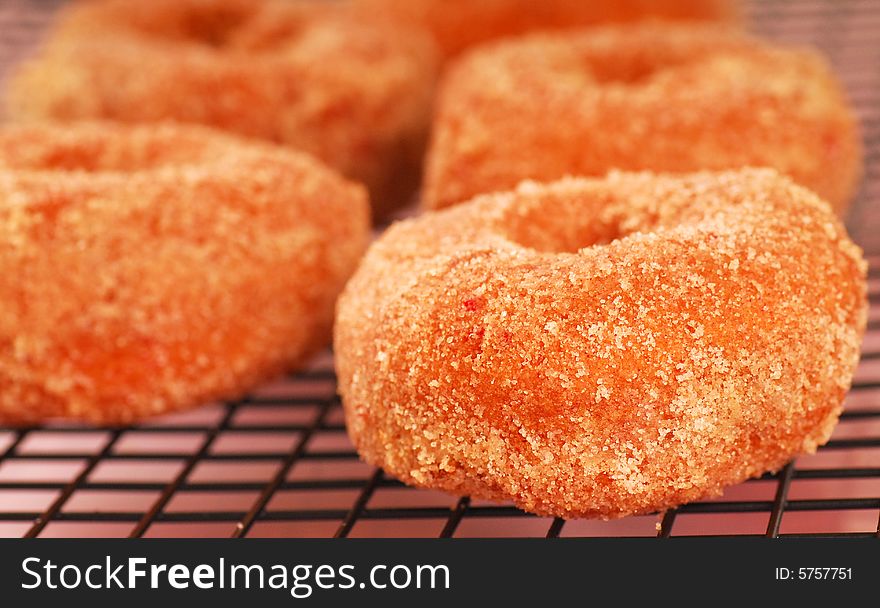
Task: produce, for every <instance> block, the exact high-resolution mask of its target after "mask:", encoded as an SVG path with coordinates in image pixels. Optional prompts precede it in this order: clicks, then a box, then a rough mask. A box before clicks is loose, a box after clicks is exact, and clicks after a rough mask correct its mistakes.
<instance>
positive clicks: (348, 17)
mask: <svg viewBox="0 0 880 608" xmlns="http://www.w3.org/2000/svg"><path fill="white" fill-rule="evenodd" d="M435 71H436V70H435V51H434V48H433V45H432V43H431V41H430V40H429V39H428V38H427V36H425V35H424V34H421V33H416V32H413V31H407V30H400V29H399V28H393V29H392V28H391V27H388V26H384V25H381V24H378V23H370V22H369V19H367V18H365V17H364V16H362V15H357V14H355V13H354V11H352V10H350V8H347V7H345V6H342V5H335V4H333V3H325V2H307V1H299V2H292V1H291V2H288V1H285V0H150V1H149V2H131V1H130V0H93V1H91V2H80V3H77V4H74V5H73V6H71V7H70V8H67V9H64V10H62V14H61V16H60V18H59V21H58V25H57V26H56V27H55V29H54V31H53V32H52V34H51V35H50V37H49V40H48V42H47V45H46V47H45V48H44V49H43V50H42V52H40V53H39V54H38V55H37V57H36V58H35V59H34V60H32V61H31V62H29V63H27V64H25V66H24V67H23V69H22V70H21V71H20V72H19V74H18V75H17V76H16V77H15V78H13V81H12V82H11V84H10V102H9V104H8V105H9V114H10V116H11V117H12V118H14V119H45V118H50V119H55V120H65V121H66V120H73V119H107V120H117V121H123V122H134V123H142V122H154V121H157V120H176V121H180V122H194V123H199V124H203V125H208V126H212V127H215V128H220V129H224V130H228V131H232V132H235V133H238V134H241V135H246V136H250V137H255V138H262V139H266V140H269V141H272V142H275V143H282V144H287V145H290V146H292V147H295V148H298V149H301V150H304V151H306V152H308V153H310V154H312V155H314V156H316V157H318V158H319V159H321V160H323V161H324V162H325V163H327V164H328V165H330V166H331V167H333V168H335V169H337V170H339V171H341V172H342V173H343V174H345V175H346V176H348V177H350V178H352V179H356V180H358V181H361V182H363V183H365V184H367V186H368V187H369V189H370V192H371V197H372V200H373V205H374V206H375V210H376V214H377V215H382V214H384V213H385V212H386V211H388V210H390V209H392V208H394V207H395V206H398V205H399V204H401V203H403V202H405V201H408V200H409V198H410V197H411V196H412V195H413V193H414V191H415V189H416V185H417V180H418V177H419V172H420V167H421V156H422V153H423V151H424V144H425V139H426V132H427V127H428V122H429V111H430V103H431V99H432V96H433V83H434V79H435Z"/></svg>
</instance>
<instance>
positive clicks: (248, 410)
mask: <svg viewBox="0 0 880 608" xmlns="http://www.w3.org/2000/svg"><path fill="white" fill-rule="evenodd" d="M475 1H478V0H475ZM59 4H60V2H59V1H58V0H3V1H2V2H0V80H2V77H3V75H4V73H6V72H7V71H8V69H9V67H10V66H12V65H14V64H15V63H16V62H17V61H19V60H20V59H21V58H22V57H24V56H26V55H27V53H28V52H30V50H31V49H32V48H33V46H34V44H35V43H36V41H37V40H38V39H39V35H40V33H41V32H42V31H43V30H44V28H45V26H46V24H47V23H48V22H49V20H50V18H51V14H52V11H53V10H54V8H55V7H57V6H58V5H59ZM747 13H748V15H749V17H750V19H751V21H752V23H753V28H754V29H755V30H756V31H758V32H760V33H762V34H764V35H767V36H769V37H771V38H774V39H778V40H784V41H788V42H802V43H811V44H816V45H818V46H820V47H821V48H822V49H823V50H824V51H825V52H826V53H827V54H828V55H829V57H830V58H831V60H832V62H833V63H834V65H835V67H836V68H837V70H838V73H839V74H840V75H841V78H842V79H843V80H844V81H845V83H846V84H847V86H848V88H849V90H850V94H851V97H852V99H853V102H854V103H855V104H856V106H857V107H858V109H859V111H860V114H861V117H862V121H863V125H864V136H865V146H866V152H867V169H866V180H865V185H864V187H863V190H862V193H861V195H860V197H859V200H858V202H857V203H856V204H855V205H854V208H853V212H852V215H851V218H850V226H851V230H852V232H853V234H854V235H855V238H856V239H857V240H858V241H859V242H860V243H861V244H862V245H863V246H864V247H865V249H866V251H867V252H868V253H869V254H870V255H871V256H873V258H872V261H873V262H874V266H877V265H878V264H880V232H878V231H877V230H876V228H877V227H878V224H880V222H878V218H880V204H878V203H880V42H878V40H880V2H878V1H877V0H824V1H823V0H800V1H793V0H792V1H783V0H775V1H772V0H765V1H763V2H753V3H752V4H750V5H748V6H747ZM870 293H871V315H870V326H869V333H868V336H867V338H866V341H865V347H864V356H863V361H862V364H861V366H860V367H859V370H858V372H857V375H856V380H855V384H854V387H853V390H852V392H851V394H850V395H849V397H848V399H847V410H846V413H845V414H844V416H843V418H842V420H841V423H840V425H839V427H838V429H837V431H836V432H835V434H834V437H833V438H832V441H831V442H830V443H829V444H828V445H827V446H825V447H824V448H822V449H821V450H820V451H819V452H818V453H817V454H815V455H812V456H805V457H802V458H799V459H797V461H796V462H794V463H792V464H790V465H788V466H787V467H785V468H784V469H783V470H782V471H780V472H779V473H777V474H774V475H765V476H763V477H761V478H760V479H756V480H752V481H749V482H747V483H744V484H741V485H739V486H736V487H733V488H730V489H729V490H728V491H727V492H726V493H725V495H724V496H723V497H721V498H719V499H716V500H710V501H705V502H698V503H694V504H689V505H686V506H683V507H681V508H679V509H677V510H674V511H670V512H667V513H665V514H662V515H657V516H648V517H631V518H627V519H623V520H619V521H614V522H596V521H563V520H559V519H555V520H554V519H548V518H541V517H535V516H532V515H527V514H525V513H523V512H521V511H519V510H517V509H515V508H513V507H512V506H508V505H496V504H490V503H486V502H483V501H477V500H469V499H468V498H462V499H456V498H453V497H450V496H448V495H445V494H441V493H437V492H430V491H423V490H413V489H409V488H406V487H405V486H403V485H402V484H400V483H398V482H396V481H394V480H392V479H388V478H387V477H385V476H384V475H383V473H382V472H381V471H379V470H375V469H373V468H370V467H368V466H367V465H365V464H363V463H361V462H360V461H359V460H358V458H357V455H356V454H355V452H354V450H353V449H352V447H351V444H350V443H349V441H348V439H347V437H346V434H345V427H344V421H343V416H342V410H341V407H340V404H339V401H338V399H337V397H336V379H335V376H334V373H333V361H332V357H331V355H330V354H329V353H327V354H325V355H323V356H321V357H319V358H318V359H317V360H316V361H315V362H314V363H313V365H312V366H311V368H310V369H308V370H307V371H305V372H304V373H301V374H297V375H295V376H291V377H289V378H284V379H280V380H278V381H276V382H274V383H271V384H269V385H267V386H264V387H262V388H261V389H259V390H257V391H255V392H254V393H253V394H251V395H249V396H248V397H246V398H245V399H242V400H241V401H237V402H233V403H227V404H214V405H207V406H205V407H203V408H200V409H198V410H195V411H192V412H188V413H185V414H180V415H175V416H172V417H167V418H162V419H157V420H152V421H150V422H148V423H146V424H143V425H140V426H136V427H131V428H112V429H93V428H83V427H77V426H66V425H58V424H54V425H50V426H46V427H41V428H31V429H20V430H16V429H0V536H12V537H21V536H26V537H35V536H41V537H59V536H76V537H89V536H133V537H140V536H147V537H173V536H188V537H197V536H208V537H211V536H221V537H222V536H230V535H231V536H240V537H243V536H249V537H266V536H273V537H278V536H287V537H324V536H374V537H375V536H422V537H423V536H438V537H449V536H484V537H485V536H550V537H554V536H660V537H666V536H678V535H704V536H715V535H754V536H761V535H766V536H774V537H775V536H817V535H818V536H877V537H880V523H878V518H880V273H876V272H872V273H871V277H870Z"/></svg>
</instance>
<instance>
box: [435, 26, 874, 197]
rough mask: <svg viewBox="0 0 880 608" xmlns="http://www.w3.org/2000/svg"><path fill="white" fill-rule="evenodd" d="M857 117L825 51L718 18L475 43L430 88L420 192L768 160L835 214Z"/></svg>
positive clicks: (850, 179) (855, 169)
mask: <svg viewBox="0 0 880 608" xmlns="http://www.w3.org/2000/svg"><path fill="white" fill-rule="evenodd" d="M859 142H860V139H859V134H858V125H857V122H856V119H855V116H854V113H853V111H852V110H851V108H850V106H849V104H848V103H847V101H846V99H845V96H844V94H843V92H842V89H841V87H840V85H839V84H838V82H837V81H836V79H835V77H834V76H833V74H832V73H831V70H830V69H829V67H828V65H827V64H826V62H825V60H824V59H823V58H821V57H820V56H819V55H818V54H816V53H815V52H813V51H810V50H805V49H793V48H780V47H774V46H771V45H769V44H767V43H764V42H760V41H758V40H756V39H754V38H751V37H748V36H746V35H743V34H739V33H736V32H734V31H731V30H726V29H723V28H715V27H711V26H695V25H691V26H674V25H663V24H656V23H654V24H644V25H640V26H630V27H607V28H598V29H594V30H585V31H581V32H576V33H567V34H555V35H535V36H531V37H528V38H524V39H521V40H518V41H510V42H507V43H499V44H498V45H495V46H492V47H488V48H485V49H483V50H478V51H475V52H474V53H472V54H470V55H468V56H467V57H466V58H464V59H462V61H461V62H460V63H458V64H456V65H455V66H454V67H453V68H451V69H450V71H449V73H448V74H447V75H446V78H445V81H444V83H443V85H442V86H441V93H440V99H439V101H438V110H437V116H436V118H435V125H434V133H433V142H432V145H431V149H430V153H429V158H428V166H427V176H426V184H425V190H424V202H425V204H426V205H427V206H428V207H429V208H439V207H446V206H449V205H453V204H456V203H460V202H462V201H465V200H468V199H469V198H471V197H473V196H475V195H477V194H480V193H484V192H495V191H500V190H506V189H508V188H512V187H514V186H515V185H516V184H517V183H519V181H521V180H523V179H535V180H538V181H549V180H553V179H559V178H561V177H564V176H566V175H584V176H602V175H605V173H606V172H607V171H609V170H610V169H620V170H632V171H641V170H650V171H661V172H689V171H699V170H724V169H737V168H740V167H745V166H769V167H773V168H775V169H777V170H779V171H781V172H783V173H785V174H787V175H789V176H791V177H792V178H794V179H795V181H797V182H798V183H800V184H802V185H804V186H807V187H808V188H810V189H812V190H814V191H815V192H816V193H817V194H819V196H820V197H822V198H823V199H825V200H827V201H829V202H830V203H831V204H832V206H833V207H834V208H835V209H837V210H838V211H839V212H840V213H843V212H844V211H845V209H846V207H847V205H848V204H849V202H850V200H851V198H852V197H853V195H854V192H855V189H856V186H857V184H858V181H859V178H860V175H861V169H862V158H861V146H860V143H859Z"/></svg>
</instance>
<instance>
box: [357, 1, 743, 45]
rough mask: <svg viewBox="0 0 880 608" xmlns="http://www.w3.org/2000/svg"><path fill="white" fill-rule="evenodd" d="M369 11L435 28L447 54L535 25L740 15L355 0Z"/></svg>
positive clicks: (732, 7)
mask: <svg viewBox="0 0 880 608" xmlns="http://www.w3.org/2000/svg"><path fill="white" fill-rule="evenodd" d="M355 4H356V5H358V6H359V7H360V8H361V9H363V10H364V12H365V13H366V14H370V15H379V16H384V17H385V18H387V19H389V20H391V21H392V22H395V23H402V24H406V25H408V26H415V27H419V28H422V29H424V30H427V31H428V32H430V33H431V34H432V36H433V37H434V40H435V41H436V42H437V45H438V46H439V47H440V50H441V52H442V53H443V56H444V57H446V58H447V59H448V58H451V57H454V56H456V55H458V54H459V53H461V52H462V51H464V50H466V49H468V48H470V47H472V46H474V45H477V44H479V43H481V42H485V41H487V40H493V39H496V38H504V37H508V36H514V35H518V34H524V33H526V32H529V31H533V30H554V29H569V28H572V27H583V26H588V25H596V24H602V23H626V22H632V21H640V20H642V19H646V18H658V19H671V20H688V21H692V20H700V21H706V20H711V21H738V20H739V12H738V10H737V7H736V3H735V2H734V1H733V0H589V1H585V0H540V1H536V0H479V1H478V2H475V1H474V0H355Z"/></svg>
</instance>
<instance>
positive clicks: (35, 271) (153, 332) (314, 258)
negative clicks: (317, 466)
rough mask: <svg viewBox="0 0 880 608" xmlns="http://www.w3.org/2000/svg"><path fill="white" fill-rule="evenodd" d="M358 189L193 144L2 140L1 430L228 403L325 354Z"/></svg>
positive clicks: (354, 248) (44, 133) (13, 130)
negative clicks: (53, 419) (56, 419)
mask: <svg viewBox="0 0 880 608" xmlns="http://www.w3.org/2000/svg"><path fill="white" fill-rule="evenodd" d="M368 238H369V210H368V203H367V200H366V194H365V192H364V191H363V189H362V188H361V187H360V186H356V185H353V184H350V183H348V182H346V181H344V180H343V179H342V178H340V177H339V176H338V175H337V174H336V173H334V172H332V171H331V170H329V169H327V168H325V167H323V166H322V165H320V164H319V163H318V162H316V161H314V160H312V159H310V158H309V157H306V156H305V155H302V154H299V153H296V152H293V151H290V150H286V149H282V148H278V147H275V146H269V145H264V144H249V143H246V142H243V141H241V140H238V139H235V138H232V137H229V136H226V135H222V134H217V133H214V132H211V131H208V130H206V129H203V128H199V127H186V128H184V127H178V126H170V125H169V126H164V125H155V126H150V127H121V126H110V125H107V124H82V125H78V126H75V127H74V126H64V127H62V126H28V127H7V128H5V129H3V130H0V423H2V424H33V423H38V422H40V421H43V420H45V419H47V418H51V417H66V418H74V419H84V420H89V421H92V422H96V423H103V424H110V423H113V424H116V423H127V422H131V421H134V420H138V419H140V418H142V417H144V416H148V415H153V414H160V413H165V412H168V411H172V410H175V409H179V408H183V407H188V406H194V405H201V404H202V403H204V402H207V401H210V400H215V399H221V398H231V397H236V396H238V395H239V394H240V393H242V392H243V391H245V390H247V389H249V388H251V387H252V386H253V385H254V384H255V383H257V382H259V381H261V380H264V379H267V378H269V377H271V376H273V375H275V374H278V373H281V372H283V371H285V370H287V369H290V368H292V367H293V366H296V365H298V364H300V363H302V362H303V361H304V360H305V358H306V357H308V356H309V355H310V354H312V353H313V352H314V351H315V350H316V349H317V348H319V347H322V346H323V345H325V344H326V343H327V342H328V341H329V339H330V327H331V323H332V317H333V307H334V303H335V298H336V297H337V295H338V294H339V292H340V291H341V289H342V286H343V284H344V282H345V280H346V279H347V278H348V277H349V276H350V274H351V273H352V272H353V270H354V266H355V264H356V262H357V260H358V259H359V257H360V255H361V254H362V252H363V250H364V249H365V248H366V243H367V239H368Z"/></svg>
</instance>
